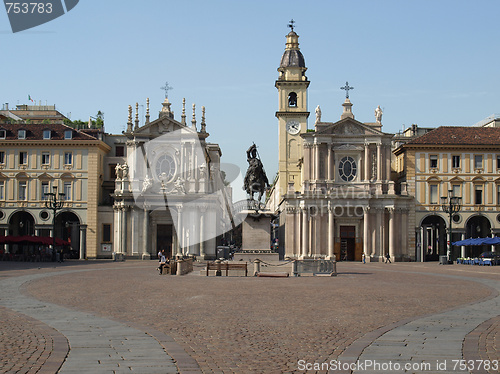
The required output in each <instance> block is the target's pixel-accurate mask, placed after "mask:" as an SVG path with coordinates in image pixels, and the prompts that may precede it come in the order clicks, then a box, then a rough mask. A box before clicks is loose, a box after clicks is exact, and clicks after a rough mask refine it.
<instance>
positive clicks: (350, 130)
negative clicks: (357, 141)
mask: <svg viewBox="0 0 500 374" xmlns="http://www.w3.org/2000/svg"><path fill="white" fill-rule="evenodd" d="M318 134H321V135H323V134H325V135H326V134H331V135H337V136H367V135H371V136H373V135H378V136H382V135H384V133H383V132H381V131H378V130H376V129H374V128H373V127H370V126H367V125H365V124H364V123H361V122H359V121H356V120H355V119H352V118H345V119H343V120H340V121H338V122H335V123H332V124H331V125H329V126H327V127H326V128H325V129H323V130H321V131H319V132H318Z"/></svg>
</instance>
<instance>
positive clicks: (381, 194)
mask: <svg viewBox="0 0 500 374" xmlns="http://www.w3.org/2000/svg"><path fill="white" fill-rule="evenodd" d="M298 39H299V36H298V35H297V34H296V33H295V32H294V31H293V28H292V31H290V33H289V34H288V35H287V36H286V47H285V52H284V53H283V56H282V58H281V63H280V66H279V68H278V72H279V76H278V79H277V80H276V84H275V85H276V88H277V89H278V96H279V108H278V111H277V112H276V117H277V118H278V126H279V170H278V176H277V180H276V182H275V184H274V186H273V189H272V191H271V196H270V200H269V201H268V206H269V208H270V209H271V210H273V211H274V212H275V213H276V214H277V215H278V216H279V244H280V247H281V251H282V255H284V256H285V257H291V258H333V256H335V258H336V259H337V260H351V261H360V260H361V259H362V257H363V253H364V256H365V259H366V260H367V261H382V259H383V258H384V257H385V256H386V255H387V254H389V255H390V256H391V258H392V259H393V260H403V259H406V258H408V257H409V248H415V243H414V237H409V236H408V231H409V230H408V228H409V227H413V226H414V224H415V223H414V222H409V221H410V216H411V215H410V214H409V213H410V209H411V206H412V205H411V202H412V201H413V200H412V198H410V197H409V196H408V193H407V189H406V185H405V183H402V184H400V185H395V183H394V182H393V181H392V180H391V155H392V148H391V146H392V143H391V139H392V137H393V134H388V133H384V132H383V131H382V123H381V122H382V118H381V117H382V115H381V114H382V113H381V110H380V107H378V108H377V109H376V111H375V114H376V116H375V117H376V118H375V119H376V121H375V122H360V121H358V120H356V119H355V115H354V112H353V104H352V103H351V101H350V99H349V89H351V87H349V85H348V84H347V83H346V86H345V87H343V88H344V89H345V90H346V99H345V102H344V103H343V104H342V111H341V115H340V118H339V119H338V120H337V121H333V122H329V121H326V120H324V119H323V118H322V117H321V108H320V107H319V106H318V107H316V111H315V121H314V128H313V129H308V127H307V120H308V118H309V115H310V112H309V111H308V108H307V103H308V99H307V89H308V87H309V84H310V82H309V80H308V79H307V76H306V71H307V67H306V64H305V59H304V56H303V55H302V53H301V52H300V48H299V41H298ZM339 109H340V108H339Z"/></svg>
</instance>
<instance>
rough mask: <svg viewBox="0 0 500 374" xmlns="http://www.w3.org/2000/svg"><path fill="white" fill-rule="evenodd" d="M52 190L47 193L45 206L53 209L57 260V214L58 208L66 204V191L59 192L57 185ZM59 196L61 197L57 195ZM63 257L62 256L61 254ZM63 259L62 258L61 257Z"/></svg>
mask: <svg viewBox="0 0 500 374" xmlns="http://www.w3.org/2000/svg"><path fill="white" fill-rule="evenodd" d="M52 191H54V192H47V193H45V197H46V198H47V200H45V207H46V208H47V209H51V210H52V261H55V260H56V214H57V211H58V210H61V209H62V208H63V206H64V196H66V194H65V193H63V192H59V193H57V186H53V187H52ZM57 196H59V198H58V197H57ZM61 257H62V256H61ZM61 261H62V258H61Z"/></svg>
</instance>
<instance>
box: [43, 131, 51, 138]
mask: <svg viewBox="0 0 500 374" xmlns="http://www.w3.org/2000/svg"><path fill="white" fill-rule="evenodd" d="M50 135H51V131H50V130H43V138H44V139H50Z"/></svg>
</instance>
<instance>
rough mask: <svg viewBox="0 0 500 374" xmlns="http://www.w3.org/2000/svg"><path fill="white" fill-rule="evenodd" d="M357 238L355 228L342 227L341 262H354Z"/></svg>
mask: <svg viewBox="0 0 500 374" xmlns="http://www.w3.org/2000/svg"><path fill="white" fill-rule="evenodd" d="M355 238H356V227H355V226H340V261H354V252H355V249H356V239H355Z"/></svg>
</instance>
